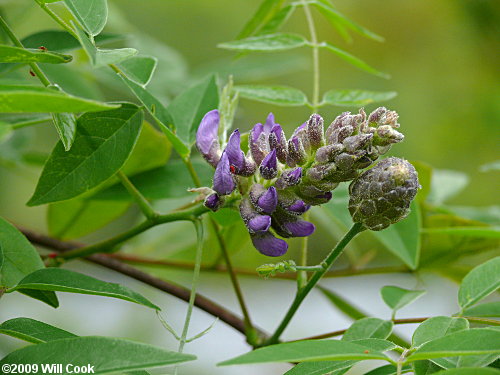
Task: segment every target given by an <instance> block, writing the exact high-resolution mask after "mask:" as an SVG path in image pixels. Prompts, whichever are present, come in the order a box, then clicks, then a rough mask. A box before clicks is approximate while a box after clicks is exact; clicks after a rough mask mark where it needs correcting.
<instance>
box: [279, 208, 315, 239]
mask: <svg viewBox="0 0 500 375" xmlns="http://www.w3.org/2000/svg"><path fill="white" fill-rule="evenodd" d="M272 227H273V229H274V230H275V231H276V233H278V234H279V235H280V236H281V237H285V238H289V237H307V236H310V235H311V234H313V233H314V231H315V230H316V227H315V226H314V224H313V223H310V222H308V221H305V220H302V219H301V218H300V217H299V216H297V215H293V214H289V213H287V212H280V213H275V214H274V215H273V224H272Z"/></svg>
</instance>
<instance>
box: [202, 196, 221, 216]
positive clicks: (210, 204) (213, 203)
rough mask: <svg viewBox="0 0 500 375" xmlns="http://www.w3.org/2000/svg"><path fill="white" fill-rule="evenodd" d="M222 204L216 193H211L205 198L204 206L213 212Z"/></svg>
mask: <svg viewBox="0 0 500 375" xmlns="http://www.w3.org/2000/svg"><path fill="white" fill-rule="evenodd" d="M222 203H223V202H222V199H221V197H219V195H218V194H217V193H213V194H210V195H209V196H208V197H206V198H205V202H204V205H205V207H206V208H208V209H210V210H212V211H214V212H215V211H217V210H218V209H219V208H220V206H221V205H222Z"/></svg>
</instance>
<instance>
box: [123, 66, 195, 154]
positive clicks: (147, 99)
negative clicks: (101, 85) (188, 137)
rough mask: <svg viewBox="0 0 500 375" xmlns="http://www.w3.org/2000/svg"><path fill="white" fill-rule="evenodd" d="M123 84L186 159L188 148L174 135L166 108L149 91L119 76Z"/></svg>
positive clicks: (172, 122)
mask: <svg viewBox="0 0 500 375" xmlns="http://www.w3.org/2000/svg"><path fill="white" fill-rule="evenodd" d="M120 78H121V79H122V81H123V83H125V85H127V86H128V88H129V89H130V90H131V91H132V92H133V93H134V94H135V96H136V97H137V99H139V101H140V102H141V103H142V104H143V105H144V107H145V108H146V109H147V110H148V112H149V113H150V114H151V116H153V118H154V119H155V121H156V123H157V124H158V126H159V127H160V129H161V130H162V131H163V133H164V134H165V135H166V137H167V138H168V140H169V141H170V142H171V143H172V147H173V148H174V149H175V151H176V152H177V153H178V154H179V155H180V156H181V157H182V158H184V159H185V158H187V157H188V156H189V154H190V152H191V151H190V148H189V147H188V146H186V145H185V144H184V142H183V141H182V140H181V139H180V138H179V137H178V136H177V135H176V134H175V132H174V130H173V128H172V126H173V124H174V121H173V119H172V115H171V114H170V112H169V111H168V110H167V108H166V107H165V106H164V105H163V104H162V103H161V102H160V101H159V100H158V99H157V98H155V97H154V96H153V95H152V94H151V93H150V92H149V91H147V90H146V89H145V88H144V87H142V86H141V85H139V84H137V83H135V82H133V81H131V80H129V79H128V78H127V77H126V76H124V75H122V74H120Z"/></svg>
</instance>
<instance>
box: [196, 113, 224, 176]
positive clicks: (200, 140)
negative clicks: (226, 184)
mask: <svg viewBox="0 0 500 375" xmlns="http://www.w3.org/2000/svg"><path fill="white" fill-rule="evenodd" d="M219 121H220V117H219V111H218V110H216V109H214V110H213V111H210V112H208V113H207V114H206V115H205V116H204V117H203V119H202V120H201V122H200V126H199V127H198V130H197V132H196V147H197V148H198V150H199V151H200V153H201V154H202V155H203V157H204V158H205V159H206V160H207V161H208V162H209V163H210V164H212V165H213V166H214V167H215V166H216V165H217V163H218V162H219V157H220V156H219V155H220V146H219V140H218V131H219Z"/></svg>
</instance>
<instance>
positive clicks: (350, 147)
mask: <svg viewBox="0 0 500 375" xmlns="http://www.w3.org/2000/svg"><path fill="white" fill-rule="evenodd" d="M372 138H373V134H358V135H353V136H351V137H347V138H346V139H344V141H343V142H342V144H343V145H344V147H345V150H346V151H347V152H355V151H357V150H362V149H364V148H365V147H366V146H367V145H368V144H369V142H370V141H371V139H372Z"/></svg>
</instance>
